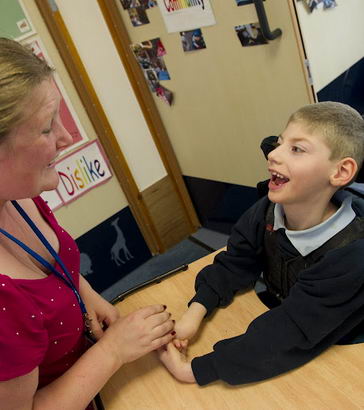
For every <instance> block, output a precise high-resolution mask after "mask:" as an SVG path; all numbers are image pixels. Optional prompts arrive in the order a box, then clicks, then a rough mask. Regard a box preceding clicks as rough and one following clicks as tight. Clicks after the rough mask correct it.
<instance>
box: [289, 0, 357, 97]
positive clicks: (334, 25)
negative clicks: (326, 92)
mask: <svg viewBox="0 0 364 410" xmlns="http://www.w3.org/2000/svg"><path fill="white" fill-rule="evenodd" d="M294 1H295V2H296V0H294ZM336 2H337V7H335V8H334V9H327V10H323V9H317V10H314V11H313V12H312V13H309V12H308V11H307V10H306V8H305V6H304V4H303V1H299V2H297V3H296V8H297V13H298V18H299V23H300V26H301V30H302V36H303V40H304V44H305V49H306V52H307V56H308V59H309V60H310V66H311V72H312V77H313V85H314V89H315V91H316V92H318V91H320V90H321V89H322V88H323V87H325V86H326V85H327V84H329V83H330V82H331V81H332V80H334V79H335V78H336V77H338V76H339V75H340V74H342V73H343V72H344V71H346V70H347V69H348V68H349V67H351V66H352V65H353V64H355V63H356V62H357V61H358V60H360V59H361V58H363V57H364V0H336Z"/></svg>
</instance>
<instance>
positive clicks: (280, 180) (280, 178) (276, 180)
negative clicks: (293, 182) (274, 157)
mask: <svg viewBox="0 0 364 410" xmlns="http://www.w3.org/2000/svg"><path fill="white" fill-rule="evenodd" d="M271 181H272V183H273V184H274V185H283V184H285V183H286V182H288V181H289V178H286V177H285V176H284V175H281V174H278V172H272V177H271Z"/></svg>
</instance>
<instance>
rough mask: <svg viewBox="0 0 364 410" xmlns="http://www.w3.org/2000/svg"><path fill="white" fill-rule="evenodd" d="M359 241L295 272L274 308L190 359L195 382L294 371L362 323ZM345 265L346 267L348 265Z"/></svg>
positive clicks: (362, 248)
mask: <svg viewBox="0 0 364 410" xmlns="http://www.w3.org/2000/svg"><path fill="white" fill-rule="evenodd" d="M363 252H364V240H359V241H355V242H353V243H351V244H350V245H348V246H346V247H343V248H340V249H338V250H335V251H330V252H328V254H327V255H326V256H325V257H324V258H323V259H322V260H321V261H320V262H318V263H317V264H315V265H314V266H312V267H311V268H309V269H307V270H305V271H303V272H301V274H300V278H299V280H298V281H297V283H296V284H295V285H294V286H293V287H292V289H291V291H290V295H289V297H287V298H286V299H285V300H284V301H283V302H282V304H281V305H280V306H279V307H276V308H274V309H271V310H270V311H268V312H265V313H264V314H262V315H261V316H259V317H257V318H256V319H255V320H254V321H253V322H252V323H251V324H250V325H249V327H248V329H247V331H246V333H245V334H243V335H240V336H236V337H233V338H231V339H226V340H222V341H220V342H218V343H216V344H215V346H214V351H213V352H211V353H209V354H207V355H204V356H201V357H197V358H194V359H193V360H192V371H193V374H194V377H195V379H196V381H197V383H198V384H200V385H205V384H207V383H210V382H212V381H215V380H218V379H221V380H223V381H225V382H227V383H229V384H233V385H235V384H243V383H251V382H257V381H261V380H264V379H267V378H270V377H273V376H276V375H279V374H281V373H284V372H286V371H289V370H292V369H294V368H297V367H299V366H301V365H303V364H305V363H307V362H308V361H310V360H312V359H313V358H315V357H316V356H318V355H319V354H320V353H322V352H323V351H324V350H325V349H327V348H328V347H330V346H331V345H333V344H335V343H337V342H338V341H339V340H340V339H342V338H343V337H344V336H345V335H347V334H348V332H350V331H351V330H352V329H354V328H355V327H356V326H357V325H359V324H360V323H364V304H363V300H364V275H363V274H362V256H361V255H362V254H363ZM348 261H350V267H348Z"/></svg>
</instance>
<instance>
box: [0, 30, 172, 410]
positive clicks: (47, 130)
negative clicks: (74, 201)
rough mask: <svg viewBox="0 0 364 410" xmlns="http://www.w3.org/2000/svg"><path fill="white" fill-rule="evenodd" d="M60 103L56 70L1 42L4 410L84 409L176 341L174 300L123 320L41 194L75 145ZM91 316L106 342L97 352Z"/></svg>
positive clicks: (0, 380)
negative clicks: (84, 271)
mask: <svg viewBox="0 0 364 410" xmlns="http://www.w3.org/2000/svg"><path fill="white" fill-rule="evenodd" d="M59 104H60V95H59V92H58V90H57V87H56V86H55V84H54V82H53V78H52V69H51V68H50V67H49V66H48V65H47V64H46V63H45V62H44V61H42V60H40V59H38V58H37V57H36V56H34V55H33V54H32V53H31V51H30V50H28V49H27V48H25V47H23V46H21V45H20V44H18V43H17V42H15V41H13V40H9V39H5V38H0V228H1V229H0V232H1V234H0V328H1V332H0V402H1V409H2V410H7V409H11V410H17V409H21V410H23V409H24V410H25V409H34V410H38V409H46V410H49V409H52V410H54V409H57V408H62V409H75V410H83V409H85V408H86V407H87V406H88V404H89V403H90V402H91V400H92V398H93V397H94V396H95V395H96V394H97V392H98V391H99V390H100V389H101V388H102V386H103V385H104V384H105V383H106V382H107V380H108V379H109V378H110V377H111V376H112V374H113V373H114V372H115V371H116V370H118V368H120V366H122V365H123V364H125V363H127V362H130V361H132V360H135V359H137V358H139V357H140V356H142V355H144V354H146V353H148V352H150V351H152V350H154V349H156V348H159V347H160V346H162V345H164V344H166V343H168V342H169V341H170V340H171V339H172V337H173V336H172V334H171V332H172V330H173V322H172V320H171V319H170V314H169V313H168V312H166V310H165V306H163V305H153V306H148V307H145V308H142V309H140V310H138V311H136V312H134V313H131V314H129V315H127V316H125V317H119V314H118V311H117V310H116V309H115V308H114V307H113V306H112V305H110V304H109V303H108V302H106V301H105V300H103V299H102V298H101V297H100V296H99V295H98V294H97V293H96V292H94V291H93V290H92V288H91V287H90V285H89V284H88V283H87V282H86V280H85V279H84V278H83V277H81V276H80V275H79V264H80V260H79V259H80V258H79V252H78V250H77V246H76V244H75V242H74V241H73V240H72V239H71V238H70V236H69V235H68V234H67V233H66V232H65V231H64V230H62V228H61V227H60V226H59V225H58V223H57V221H56V220H55V218H54V216H53V214H52V212H51V211H50V209H49V208H48V207H47V205H46V204H45V203H44V202H43V201H42V199H41V198H40V197H39V194H40V193H41V192H42V191H47V190H52V189H54V188H56V186H57V184H58V174H57V171H56V170H55V168H54V162H55V160H56V158H57V155H58V154H59V152H60V151H62V150H64V149H65V148H66V147H68V146H69V145H71V144H72V137H71V136H70V134H68V132H67V131H66V130H65V128H64V127H63V125H62V122H61V120H60V116H59ZM30 198H33V199H30ZM32 225H33V227H32ZM34 225H35V226H34ZM16 241H18V242H16ZM27 246H28V247H29V248H31V249H32V251H33V253H32V254H29V253H28V252H32V251H29V249H28V250H27V249H26V247H27ZM47 247H48V248H47ZM52 249H53V250H54V251H53V250H52ZM59 257H60V258H61V260H59V259H58V258H59ZM84 318H88V319H90V320H85V325H86V330H87V329H88V331H89V333H92V335H93V337H94V339H96V340H97V342H96V343H95V344H94V345H92V346H91V347H90V348H89V349H88V350H86V343H85V337H84V329H85V325H84Z"/></svg>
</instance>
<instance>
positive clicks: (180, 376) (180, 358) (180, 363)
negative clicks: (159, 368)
mask: <svg viewBox="0 0 364 410" xmlns="http://www.w3.org/2000/svg"><path fill="white" fill-rule="evenodd" d="M157 352H158V356H159V359H160V361H161V362H162V363H163V364H164V366H165V367H166V368H167V369H168V371H169V372H170V373H171V374H172V375H173V376H174V377H175V378H176V379H177V380H179V381H181V382H185V383H196V379H195V376H194V375H193V372H192V367H191V362H189V361H188V360H187V357H186V350H185V349H183V351H179V350H178V349H177V348H176V347H175V346H174V344H173V342H170V343H168V344H167V345H165V346H162V347H161V348H159V349H158V351H157Z"/></svg>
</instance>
